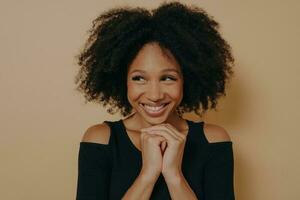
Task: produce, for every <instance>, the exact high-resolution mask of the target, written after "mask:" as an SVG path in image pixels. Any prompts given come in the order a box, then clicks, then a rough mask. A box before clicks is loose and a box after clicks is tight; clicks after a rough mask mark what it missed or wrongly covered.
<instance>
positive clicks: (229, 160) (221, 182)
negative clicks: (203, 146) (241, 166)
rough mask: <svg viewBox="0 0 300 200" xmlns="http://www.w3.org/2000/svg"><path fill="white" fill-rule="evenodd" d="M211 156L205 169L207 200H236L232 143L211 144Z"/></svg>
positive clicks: (205, 194)
mask: <svg viewBox="0 0 300 200" xmlns="http://www.w3.org/2000/svg"><path fill="white" fill-rule="evenodd" d="M210 148H211V152H212V153H211V156H210V157H209V160H208V162H207V163H206V165H205V167H204V196H205V199H206V200H219V199H222V200H234V199H235V196H234V159H233V149H232V142H222V143H214V144H210Z"/></svg>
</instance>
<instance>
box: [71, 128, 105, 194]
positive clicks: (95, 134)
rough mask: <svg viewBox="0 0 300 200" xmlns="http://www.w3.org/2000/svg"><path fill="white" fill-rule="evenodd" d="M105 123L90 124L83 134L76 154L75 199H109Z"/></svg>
mask: <svg viewBox="0 0 300 200" xmlns="http://www.w3.org/2000/svg"><path fill="white" fill-rule="evenodd" d="M109 136H110V129H109V127H108V126H107V125H105V124H100V125H96V126H92V127H90V128H89V129H87V131H86V132H85V134H84V135H83V138H82V142H81V143H80V149H79V155H78V179H77V194H76V200H96V199H103V200H107V199H109V184H110V175H111V160H110V154H109V152H110V151H109V145H108V144H107V143H108V139H109Z"/></svg>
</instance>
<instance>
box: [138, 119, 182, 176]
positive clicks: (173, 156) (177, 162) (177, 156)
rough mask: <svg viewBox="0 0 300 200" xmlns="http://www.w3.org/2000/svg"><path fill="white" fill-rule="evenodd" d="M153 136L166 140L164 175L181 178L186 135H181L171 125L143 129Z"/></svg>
mask: <svg viewBox="0 0 300 200" xmlns="http://www.w3.org/2000/svg"><path fill="white" fill-rule="evenodd" d="M142 131H146V132H147V133H149V134H151V135H158V136H162V137H163V138H165V139H166V143H167V147H166V149H165V150H164V154H163V161H162V171H161V172H162V174H163V175H164V176H168V177H172V176H179V175H180V174H181V173H182V171H181V165H182V158H183V153H184V147H185V142H186V135H183V134H182V133H180V132H179V131H178V130H177V129H176V128H175V127H173V126H172V125H171V124H159V125H155V126H151V127H148V128H144V129H142Z"/></svg>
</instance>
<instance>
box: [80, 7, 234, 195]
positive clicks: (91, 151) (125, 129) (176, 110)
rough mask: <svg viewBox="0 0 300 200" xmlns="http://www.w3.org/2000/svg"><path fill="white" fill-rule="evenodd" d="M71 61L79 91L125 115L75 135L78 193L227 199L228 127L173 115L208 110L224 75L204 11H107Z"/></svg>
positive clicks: (227, 72) (227, 61)
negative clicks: (76, 71) (74, 62)
mask: <svg viewBox="0 0 300 200" xmlns="http://www.w3.org/2000/svg"><path fill="white" fill-rule="evenodd" d="M78 59H79V62H78V64H79V65H80V66H81V68H80V71H79V74H78V76H77V79H76V83H79V85H78V90H79V91H81V92H83V93H84V94H85V97H86V98H87V100H88V101H96V102H98V103H100V104H103V105H104V106H106V105H107V104H109V105H110V108H109V109H108V110H107V111H108V112H109V113H111V114H114V113H115V112H117V111H118V110H120V111H121V114H122V115H123V116H124V118H123V119H120V120H118V121H104V122H103V123H101V124H96V125H93V126H91V127H90V128H88V129H87V131H86V132H85V133H84V135H83V138H82V141H81V143H80V150H79V160H78V161H79V163H78V164H79V165H78V167H79V168H78V183H77V199H78V200H84V199H171V198H172V199H200V200H217V199H222V200H233V199H234V188H233V149H232V142H231V140H230V137H229V134H228V133H227V132H226V130H225V129H224V128H222V127H220V126H218V125H213V124H208V123H204V122H203V121H202V122H193V121H189V120H187V119H184V118H183V117H182V114H183V113H184V112H191V111H194V112H195V113H196V114H198V115H200V116H202V115H203V114H204V113H205V111H206V110H208V109H213V108H216V105H217V100H218V98H219V97H220V96H222V95H225V85H226V83H227V81H228V80H229V79H230V76H231V75H233V71H232V65H233V61H234V59H233V57H232V55H231V51H230V46H229V45H228V44H227V43H226V41H225V40H224V39H223V38H222V37H221V35H220V33H219V32H218V23H217V22H216V21H214V20H213V18H212V17H210V16H209V15H208V14H207V13H206V12H205V11H204V10H202V9H200V8H198V7H195V6H191V7H188V6H186V5H183V4H181V3H179V2H172V3H164V4H162V5H161V6H159V7H158V8H156V9H153V10H151V11H148V10H146V9H143V8H129V7H126V8H115V9H111V10H108V11H106V12H105V13H103V14H101V15H100V16H99V17H98V18H97V19H95V20H94V21H93V27H92V29H91V30H90V38H89V39H88V40H87V43H86V45H85V48H84V49H83V51H82V52H81V53H80V55H79V56H78ZM209 104H210V105H209ZM114 109H115V110H114Z"/></svg>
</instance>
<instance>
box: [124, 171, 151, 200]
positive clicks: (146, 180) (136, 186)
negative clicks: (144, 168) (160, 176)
mask: <svg viewBox="0 0 300 200" xmlns="http://www.w3.org/2000/svg"><path fill="white" fill-rule="evenodd" d="M156 180H157V178H150V177H148V176H146V174H144V173H142V172H141V173H140V174H139V176H138V177H137V178H136V179H135V181H134V183H133V184H132V186H131V187H130V188H129V189H128V190H127V192H126V193H125V195H124V196H123V198H122V200H148V199H150V196H151V193H152V190H153V187H154V185H155V182H156Z"/></svg>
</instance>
